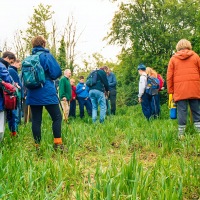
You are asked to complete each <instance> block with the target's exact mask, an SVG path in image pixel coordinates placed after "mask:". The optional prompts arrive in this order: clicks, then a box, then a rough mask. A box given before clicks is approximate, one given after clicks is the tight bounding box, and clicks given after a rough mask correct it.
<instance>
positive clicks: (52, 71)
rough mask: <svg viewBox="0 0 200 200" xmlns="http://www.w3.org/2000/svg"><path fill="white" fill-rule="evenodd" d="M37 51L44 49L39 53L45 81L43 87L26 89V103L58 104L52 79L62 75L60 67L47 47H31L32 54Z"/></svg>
mask: <svg viewBox="0 0 200 200" xmlns="http://www.w3.org/2000/svg"><path fill="white" fill-rule="evenodd" d="M38 51H44V53H42V54H40V64H41V65H42V67H43V68H44V71H45V74H46V77H47V78H46V81H45V83H44V86H43V87H40V88H36V89H28V91H27V98H26V104H27V105H51V104H58V103H59V101H58V96H57V91H56V88H55V84H54V81H53V80H56V79H57V78H58V77H60V76H61V75H62V71H61V68H60V66H59V64H58V63H57V61H56V60H55V58H54V57H53V55H52V54H51V53H50V52H49V50H48V49H45V48H43V47H42V46H37V47H34V48H33V49H32V54H35V53H36V52H38Z"/></svg>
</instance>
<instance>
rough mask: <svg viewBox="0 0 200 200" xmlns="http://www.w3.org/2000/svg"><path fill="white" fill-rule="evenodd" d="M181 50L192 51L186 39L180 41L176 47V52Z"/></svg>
mask: <svg viewBox="0 0 200 200" xmlns="http://www.w3.org/2000/svg"><path fill="white" fill-rule="evenodd" d="M181 49H189V50H192V45H191V43H190V41H188V40H186V39H181V40H180V41H179V42H178V43H177V45H176V50H177V51H180V50H181Z"/></svg>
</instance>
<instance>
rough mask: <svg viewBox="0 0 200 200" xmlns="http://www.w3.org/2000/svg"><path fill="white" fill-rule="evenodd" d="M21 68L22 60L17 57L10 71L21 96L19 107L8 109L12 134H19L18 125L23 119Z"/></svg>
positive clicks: (18, 101) (18, 102)
mask: <svg viewBox="0 0 200 200" xmlns="http://www.w3.org/2000/svg"><path fill="white" fill-rule="evenodd" d="M20 68H21V61H20V60H19V59H16V61H15V62H14V63H13V64H12V65H11V66H9V67H8V72H9V74H10V75H11V77H12V79H13V81H14V82H15V84H16V85H17V87H18V90H19V93H20V95H19V98H18V100H17V108H16V109H15V110H8V111H7V121H8V127H9V129H10V132H11V133H10V134H11V135H12V136H16V135H17V131H18V125H19V123H20V121H21V111H22V106H21V105H22V104H21V98H22V97H23V93H22V83H21V81H20V78H19V75H18V70H19V69H20Z"/></svg>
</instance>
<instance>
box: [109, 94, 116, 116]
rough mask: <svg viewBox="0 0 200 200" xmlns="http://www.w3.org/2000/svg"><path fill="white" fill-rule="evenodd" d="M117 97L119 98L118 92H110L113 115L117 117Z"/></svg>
mask: <svg viewBox="0 0 200 200" xmlns="http://www.w3.org/2000/svg"><path fill="white" fill-rule="evenodd" d="M116 97H117V91H116V90H110V93H109V99H110V105H111V115H115V112H116Z"/></svg>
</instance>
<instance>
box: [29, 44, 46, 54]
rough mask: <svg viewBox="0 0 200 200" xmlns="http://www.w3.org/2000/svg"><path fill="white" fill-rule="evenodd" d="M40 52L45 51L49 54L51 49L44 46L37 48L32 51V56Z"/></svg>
mask: <svg viewBox="0 0 200 200" xmlns="http://www.w3.org/2000/svg"><path fill="white" fill-rule="evenodd" d="M38 51H44V52H46V53H49V49H45V48H44V47H42V46H36V47H34V48H33V49H32V54H35V53H37V52H38Z"/></svg>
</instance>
